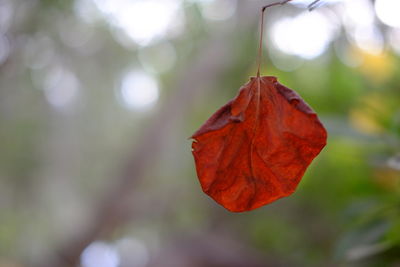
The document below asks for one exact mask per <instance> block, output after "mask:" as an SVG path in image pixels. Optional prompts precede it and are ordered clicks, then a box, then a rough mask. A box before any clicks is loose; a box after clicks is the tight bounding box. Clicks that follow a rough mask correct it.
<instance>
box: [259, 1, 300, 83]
mask: <svg viewBox="0 0 400 267" xmlns="http://www.w3.org/2000/svg"><path fill="white" fill-rule="evenodd" d="M290 1H292V0H283V1H279V2H274V3H271V4H268V5H265V6H263V7H262V8H261V23H260V24H261V27H260V28H261V29H260V43H259V46H258V67H257V77H260V68H261V59H262V42H263V35H264V34H263V33H264V12H265V10H266V9H267V8H269V7H273V6H279V5H280V6H282V5H284V4H286V3H287V2H290Z"/></svg>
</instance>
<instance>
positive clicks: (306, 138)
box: [192, 76, 327, 212]
mask: <svg viewBox="0 0 400 267" xmlns="http://www.w3.org/2000/svg"><path fill="white" fill-rule="evenodd" d="M192 138H193V139H194V141H193V143H192V152H193V156H194V159H195V163H196V170H197V175H198V177H199V180H200V184H201V186H202V189H203V191H204V192H205V193H206V194H207V195H209V196H210V197H212V198H213V199H214V200H215V201H217V202H218V203H219V204H221V205H222V206H224V207H225V208H226V209H228V210H230V211H233V212H242V211H249V210H252V209H256V208H258V207H260V206H263V205H265V204H268V203H271V202H273V201H275V200H277V199H279V198H282V197H285V196H288V195H290V194H292V193H293V192H294V191H295V189H296V187H297V185H298V183H299V182H300V180H301V178H302V176H303V174H304V172H305V170H306V169H307V167H308V165H309V164H310V163H311V161H312V160H313V159H314V158H315V157H316V156H317V155H318V154H319V152H320V151H321V150H322V148H323V147H324V146H325V144H326V138H327V133H326V130H325V128H324V127H323V125H322V124H321V122H320V121H319V119H318V117H317V115H316V113H315V112H314V111H313V110H312V109H311V108H310V107H309V106H308V105H307V104H306V103H305V102H304V101H303V100H302V99H301V97H300V96H299V95H298V94H297V93H296V92H294V91H292V90H291V89H289V88H286V87H285V86H283V85H281V84H279V83H278V82H277V79H276V78H275V77H270V76H264V77H253V78H251V80H250V82H248V83H247V84H246V85H244V86H243V87H242V88H241V89H240V91H239V94H238V96H236V98H234V99H233V100H231V101H230V102H228V103H227V104H226V105H224V106H223V107H221V108H220V109H219V110H218V111H217V112H215V113H214V115H212V116H211V117H210V118H209V119H208V120H207V121H206V122H205V123H204V125H203V126H201V127H200V129H199V130H197V131H196V132H195V133H194V134H193V136H192Z"/></svg>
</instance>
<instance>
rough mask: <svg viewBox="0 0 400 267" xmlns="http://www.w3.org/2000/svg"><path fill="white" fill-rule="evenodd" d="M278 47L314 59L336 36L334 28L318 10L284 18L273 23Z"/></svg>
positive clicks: (273, 37) (292, 53)
mask: <svg viewBox="0 0 400 267" xmlns="http://www.w3.org/2000/svg"><path fill="white" fill-rule="evenodd" d="M271 36H272V41H273V44H274V45H275V47H276V48H278V49H279V50H281V51H282V52H284V53H287V54H290V55H297V56H300V57H302V58H305V59H313V58H316V57H318V56H319V55H321V54H322V53H323V52H324V51H325V50H326V49H327V47H328V45H329V43H330V42H331V40H332V39H333V37H334V28H333V27H331V26H330V24H329V21H328V20H327V19H326V17H325V16H323V15H321V14H320V13H318V12H317V11H314V12H312V13H302V14H300V15H298V16H296V17H293V18H282V19H280V20H278V21H277V22H275V24H273V25H272V29H271Z"/></svg>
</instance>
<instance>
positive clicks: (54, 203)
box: [0, 0, 400, 267]
mask: <svg viewBox="0 0 400 267" xmlns="http://www.w3.org/2000/svg"><path fill="white" fill-rule="evenodd" d="M95 2H97V1H89V0H87V1H83V0H82V1H75V2H74V1H51V0H43V1H38V0H36V1H23V0H16V1H4V0H3V1H0V10H6V9H4V6H6V5H9V6H11V10H12V11H9V12H11V14H12V15H11V18H10V19H9V25H8V26H7V28H5V26H4V25H5V24H4V25H3V26H4V27H0V30H1V31H0V37H2V36H6V37H7V39H8V40H9V43H10V47H11V49H10V53H9V55H8V57H7V59H6V60H5V62H1V60H0V88H1V89H0V129H1V130H0V140H1V145H0V147H1V153H0V214H1V215H0V266H25V265H26V266H30V264H32V263H36V262H38V261H41V260H43V258H46V257H47V256H48V255H49V254H51V253H52V252H53V249H54V247H55V246H57V245H58V244H60V243H62V242H63V241H64V240H66V239H68V238H69V237H70V236H71V235H72V234H76V233H80V231H81V229H84V228H85V227H87V225H88V224H89V222H90V221H91V218H93V216H94V213H95V212H94V210H95V209H96V208H97V207H98V205H99V203H100V199H101V196H102V195H103V194H104V192H107V191H109V190H110V188H113V185H114V184H115V183H116V178H115V177H117V174H118V173H119V172H120V168H121V166H123V165H124V162H125V160H126V158H127V157H128V155H129V154H130V152H131V151H134V150H135V149H136V147H137V146H138V145H140V144H141V140H142V138H143V135H144V134H145V130H144V129H147V128H148V127H149V125H151V123H152V122H153V121H155V120H156V118H157V117H158V116H160V114H159V111H160V110H161V108H162V107H163V106H164V105H165V103H166V102H167V101H168V99H169V97H170V96H172V95H174V93H176V90H177V89H176V87H177V84H179V81H180V80H181V79H182V77H185V76H186V75H189V74H187V73H186V72H187V71H188V69H190V67H191V66H192V64H194V63H193V62H195V61H196V60H198V55H199V54H200V53H201V52H202V51H203V50H204V49H205V47H207V44H208V43H209V42H212V41H213V40H214V39H215V38H216V36H219V35H223V34H226V47H224V48H225V49H226V51H225V52H227V53H229V62H227V63H226V64H225V65H224V68H223V70H221V75H218V77H216V78H215V79H214V80H205V81H204V83H203V84H196V85H193V86H196V88H197V87H198V89H197V90H198V91H199V92H198V93H197V94H196V99H195V101H193V102H191V103H192V104H191V105H190V107H189V108H188V109H187V110H180V113H181V114H180V116H181V117H179V118H171V122H170V123H169V124H168V126H167V127H166V128H164V129H162V131H163V132H165V135H164V136H163V140H162V142H161V143H163V145H164V147H163V149H162V150H161V151H160V152H154V154H152V155H151V157H150V158H151V160H152V162H151V164H150V166H151V168H148V169H147V170H146V173H145V174H144V177H143V179H142V180H140V181H139V182H138V184H136V185H135V187H134V188H132V195H131V196H129V199H128V200H127V203H129V205H127V206H129V207H130V208H129V211H128V212H127V214H128V213H129V214H128V215H127V217H129V218H130V217H132V219H131V220H128V221H127V222H126V223H125V224H123V225H121V226H118V227H117V228H116V229H114V230H113V231H112V235H111V236H98V237H97V238H96V239H98V240H106V241H107V242H108V243H109V244H117V243H118V242H119V240H121V239H123V238H134V239H137V240H141V242H142V243H143V244H144V245H145V246H146V248H147V249H148V251H149V254H150V257H152V256H154V255H157V253H159V252H160V251H162V250H163V248H168V247H169V246H170V244H172V243H173V242H175V241H176V240H177V239H179V238H181V237H184V236H197V237H198V239H196V238H195V240H197V241H198V240H200V239H201V238H200V237H208V236H214V237H215V238H220V239H221V240H222V239H223V238H225V237H229V239H230V240H232V242H231V243H232V244H234V242H238V243H240V244H241V245H242V246H243V247H245V248H248V249H251V251H253V252H255V253H256V254H257V255H262V258H263V257H264V256H265V259H268V261H267V260H266V265H268V262H269V260H274V259H276V260H278V262H281V263H282V266H371V267H375V266H399V265H400V156H399V153H400V58H399V55H397V54H396V53H394V52H393V51H391V50H390V49H388V48H387V49H385V50H384V52H382V53H381V54H380V55H372V54H369V53H367V52H365V51H362V50H361V49H359V48H355V47H350V50H351V51H353V53H355V54H357V56H359V57H362V58H363V59H364V61H363V63H362V64H360V65H358V66H348V65H346V64H345V63H343V62H342V61H341V60H340V59H339V57H338V56H337V55H336V53H335V49H334V47H335V45H336V42H339V41H340V38H346V37H344V35H345V33H344V32H341V35H340V36H339V37H338V38H337V40H334V41H333V43H332V44H331V46H330V48H329V49H328V50H327V51H326V52H325V53H324V54H323V55H321V56H319V57H317V58H316V59H314V60H310V61H305V62H304V63H303V64H302V65H301V66H300V67H299V68H297V69H295V70H293V71H290V72H285V71H283V70H280V69H278V68H276V67H275V66H274V65H273V62H272V61H270V60H269V59H265V61H266V62H265V66H266V68H265V71H264V72H265V73H264V74H268V75H274V76H277V77H278V79H279V81H280V82H281V83H282V84H285V85H286V86H288V87H290V88H292V89H294V90H296V91H298V92H299V93H300V94H301V95H302V97H303V98H304V99H305V100H306V101H307V102H308V103H309V104H310V105H311V106H312V107H313V108H314V109H315V110H316V111H317V112H318V114H319V116H320V118H321V120H322V121H323V123H324V124H325V125H326V127H327V129H328V132H329V139H328V145H327V147H326V148H325V149H324V150H323V151H322V153H321V155H320V156H319V157H318V158H317V159H316V160H315V161H314V162H313V164H312V166H311V167H310V168H309V170H308V171H307V173H306V175H305V177H304V178H303V180H302V182H301V183H300V185H299V188H298V191H297V192H296V193H295V194H294V195H293V196H291V197H289V198H286V199H282V200H279V201H277V202H276V203H273V204H271V205H268V206H266V207H263V208H260V209H258V210H255V211H253V212H249V213H243V214H232V213H229V212H227V211H225V210H223V208H221V207H219V206H217V205H216V204H215V203H214V202H213V201H212V200H210V199H208V198H207V197H206V196H205V195H204V194H203V193H202V192H201V189H200V187H199V184H198V182H197V178H196V174H195V171H194V166H193V162H192V158H191V155H190V141H188V140H187V137H188V136H190V134H191V133H192V132H193V131H194V130H195V129H196V128H197V127H198V126H199V125H200V124H201V123H202V122H203V121H204V120H205V119H206V118H207V117H208V116H209V115H210V114H211V113H212V112H213V111H214V110H215V109H216V108H217V107H219V106H221V105H222V104H224V103H225V102H226V101H227V100H228V99H230V98H232V97H233V96H234V95H236V93H237V91H238V89H239V87H240V86H241V85H242V84H244V83H245V82H246V81H247V79H248V76H251V75H254V73H255V64H254V59H255V55H256V49H255V48H256V47H257V41H258V39H257V28H256V24H257V21H256V18H255V17H253V19H254V23H249V25H246V26H243V25H242V24H240V23H243V21H242V20H240V19H239V18H236V17H235V15H234V16H232V17H230V18H228V19H227V20H220V21H212V20H208V19H206V18H204V17H203V15H202V8H201V3H200V2H199V3H197V2H196V1H183V2H182V3H181V4H180V5H182V6H183V12H184V17H185V26H184V30H182V32H181V33H180V34H177V35H176V36H173V34H171V35H168V34H167V35H165V36H163V38H161V39H160V40H158V41H156V42H154V43H150V44H149V45H147V46H145V47H141V46H140V45H137V44H135V43H133V44H132V41H130V42H129V40H128V41H127V37H126V36H124V35H123V34H122V33H121V31H120V30H119V29H117V27H116V26H115V25H114V26H113V25H112V23H111V22H110V20H106V19H105V17H106V16H102V15H101V13H100V12H99V11H98V10H97V11H93V10H92V9H90V8H93V7H95V4H94V3H95ZM228 2H229V1H228ZM244 2H246V1H237V8H238V9H240V8H243V7H244V6H245V5H252V6H254V14H257V13H256V12H258V11H257V10H258V9H257V8H258V6H259V5H257V4H260V3H261V2H257V1H248V3H247V4H246V3H244ZM263 2H264V1H263ZM235 3H236V2H235ZM250 3H251V4H250ZM255 3H257V4H255ZM78 6H80V7H81V8H82V10H84V9H85V8H87V9H89V10H92V11H90V12H89V13H85V14H86V15H87V16H89V15H91V16H92V17H84V16H82V15H79V12H77V11H76V10H78ZM2 8H3V9H2ZM287 8H288V9H290V10H291V12H303V11H304V10H302V8H294V7H287ZM327 8H330V7H327ZM79 10H80V9H79ZM293 10H294V11H293ZM0 14H1V13H0ZM280 15H282V13H280ZM4 18H5V16H4ZM249 19H250V18H247V20H249ZM274 19H275V18H274ZM0 21H2V20H1V17H0ZM4 21H5V20H4ZM4 21H2V23H4ZM232 29H233V30H232ZM75 38H78V39H75ZM80 41H82V42H80ZM127 43H128V44H127ZM348 45H349V46H354V45H352V44H350V43H349V44H348ZM0 47H1V45H0ZM165 47H172V48H173V49H172V50H173V51H175V53H176V55H175V56H176V58H175V59H174V62H173V63H172V65H171V66H172V67H169V68H167V69H166V70H164V71H154V72H153V73H152V74H153V75H154V76H156V78H157V82H158V83H159V85H160V88H161V90H160V96H159V99H158V102H157V103H156V104H155V105H154V106H153V107H152V108H151V109H148V110H146V111H137V110H135V109H131V108H129V107H128V108H127V107H126V103H125V104H124V102H123V99H122V100H121V93H120V84H121V77H122V76H123V75H124V73H125V72H127V71H128V70H131V69H145V71H146V72H149V73H151V71H149V66H150V67H153V68H156V69H157V68H162V67H163V65H162V63H163V62H165V61H166V60H165V59H164V58H161V57H162V53H161V54H160V56H157V51H161V50H162V51H163V49H166V48H165ZM3 49H5V48H4V47H3ZM4 51H5V50H4ZM168 51H169V50H168ZM146 55H147V56H146ZM149 55H150V56H153V57H154V58H153V59H151V58H150V59H149ZM158 57H160V58H158ZM143 58H145V60H143ZM214 60H215V62H216V61H218V60H219V59H218V58H215V59H214ZM144 62H145V63H146V62H147V64H148V65H149V66H147V69H146V66H145V65H146V64H144ZM149 62H150V63H149ZM160 62H161V63H160ZM213 62H214V61H213ZM215 62H214V63H215ZM212 64H213V63H210V65H212ZM150 69H151V68H150ZM200 70H201V71H208V68H203V69H200ZM60 73H61V74H60ZM57 75H61V76H57ZM54 77H55V78H54ZM60 77H61V78H60ZM71 77H72V78H71ZM54 79H56V80H57V79H59V81H61V82H59V83H56V87H57V88H64V87H63V85H65V84H66V89H65V91H62V92H61V98H60V99H59V98H57V97H58V96H57V95H52V92H53V91H52V90H53V89H54V88H53V89H52V88H50V87H51V86H50V85H51V84H52V81H53V80H54ZM49 84H50V85H49ZM46 86H47V87H48V86H50V87H49V88H47V87H46ZM73 86H75V87H76V88H75V89H76V91H68V90H69V89H70V88H72V87H73ZM46 88H47V89H46ZM210 88H212V89H211V90H209V89H210ZM54 90H56V89H54ZM203 90H204V91H206V93H201V91H203ZM54 92H56V91H54ZM63 92H64V93H65V94H63ZM70 94H74V95H73V96H71V95H70ZM68 97H71V101H70V100H68ZM52 101H53V102H52ZM57 101H58V102H57ZM60 101H61V102H60ZM64 101H66V102H64ZM178 108H179V107H178ZM130 213H132V214H133V215H132V214H130ZM197 241H194V243H191V244H192V246H193V247H194V248H196V245H195V244H196V242H197ZM198 242H199V243H200V241H198ZM118 244H119V243H118ZM171 246H172V245H171ZM227 249H228V250H229V249H230V247H229V246H228V247H227ZM121 253H122V252H121ZM131 253H135V252H131ZM160 253H161V252H160ZM198 253H199V257H201V255H202V254H201V253H202V252H201V251H198ZM238 253H239V255H240V253H241V252H238ZM243 253H244V252H243ZM135 255H136V254H135ZM137 255H139V254H137ZM161 255H162V253H161ZM168 255H172V253H171V254H167V256H168ZM246 255H247V254H246ZM181 256H182V255H181ZM171 257H172V256H171ZM221 257H222V254H221ZM232 257H233V256H232ZM243 257H244V256H243ZM263 259H264V258H263ZM165 261H168V257H167V258H165ZM272 262H273V261H272ZM23 264H25V265H23ZM110 266H111V265H110ZM135 266H136V265H135ZM137 266H144V265H137ZM199 266H207V265H199ZM221 266H222V265H221ZM223 266H225V265H223ZM238 266H239V265H238ZM271 266H274V265H271Z"/></svg>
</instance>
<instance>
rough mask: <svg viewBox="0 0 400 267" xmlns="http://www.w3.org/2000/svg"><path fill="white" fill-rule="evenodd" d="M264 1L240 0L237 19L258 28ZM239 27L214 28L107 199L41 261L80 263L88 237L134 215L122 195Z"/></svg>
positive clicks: (222, 60)
mask: <svg viewBox="0 0 400 267" xmlns="http://www.w3.org/2000/svg"><path fill="white" fill-rule="evenodd" d="M262 4H265V3H262ZM262 4H260V3H254V2H247V1H246V3H243V2H241V1H238V7H237V9H238V11H237V14H236V16H237V25H240V27H242V29H246V30H251V29H254V26H255V25H256V23H257V19H258V16H257V15H258V14H259V10H258V7H261V5H262ZM238 30H239V29H238V28H237V27H229V28H228V29H225V30H224V31H222V30H220V29H219V30H215V31H213V32H212V33H211V36H210V37H209V41H208V43H206V44H205V45H204V46H202V49H201V51H199V53H198V55H197V56H196V60H195V61H194V62H193V63H192V64H191V65H190V67H189V68H187V69H186V70H185V72H184V73H181V74H180V76H179V77H177V81H178V82H177V85H176V88H177V89H176V90H175V91H174V94H172V95H171V96H170V97H169V99H168V100H167V101H166V103H165V105H164V106H163V108H161V109H160V112H159V113H158V114H156V115H155V117H154V118H153V121H152V124H151V125H150V126H149V127H148V128H147V129H145V130H144V133H143V135H142V140H141V141H140V142H138V143H139V145H138V146H137V147H133V148H132V150H131V151H132V154H131V155H129V156H128V157H127V161H126V163H125V165H124V166H123V168H122V171H121V172H120V174H119V176H118V177H116V178H113V179H114V180H116V181H117V182H116V185H115V187H114V188H112V189H111V190H110V191H109V192H106V194H105V196H104V198H103V200H101V201H100V202H99V204H98V208H97V209H98V210H97V212H96V214H97V215H96V216H95V217H94V218H93V219H92V220H91V222H90V223H89V226H88V227H87V228H86V229H80V232H77V233H76V236H74V237H72V239H71V240H69V241H66V242H65V243H64V244H63V245H62V246H61V247H60V248H56V250H55V251H54V252H55V255H50V256H49V257H48V258H46V259H45V260H44V261H43V262H42V263H40V264H38V265H37V266H40V267H46V266H48V267H50V266H58V267H64V266H65V267H67V266H77V265H79V260H80V255H81V253H82V251H83V250H84V249H85V248H86V247H87V246H88V245H89V244H90V243H92V242H93V241H95V240H97V239H99V238H101V237H107V236H108V235H109V234H110V233H111V232H112V231H113V230H114V229H116V228H117V227H119V226H122V225H124V224H126V223H127V222H129V221H130V220H131V219H132V216H131V215H129V213H130V212H129V209H128V212H127V208H128V205H129V203H125V202H126V201H125V202H124V200H125V199H126V198H127V196H129V195H131V194H132V191H133V188H134V184H135V183H137V182H138V181H139V180H140V179H141V178H142V177H143V176H144V175H145V173H146V170H147V169H149V168H151V164H152V162H153V161H154V160H155V157H156V155H157V154H158V152H159V151H161V150H162V149H163V144H162V143H161V141H162V140H163V138H162V137H163V136H164V135H165V134H166V132H165V131H166V129H168V127H167V126H168V125H169V124H171V123H173V122H174V121H177V120H179V119H181V118H182V117H183V116H184V114H185V113H186V111H187V110H189V109H190V107H191V105H192V104H193V102H194V101H195V99H196V97H197V96H199V95H200V94H207V91H205V90H204V87H203V86H202V83H204V81H206V82H207V83H210V84H213V83H215V81H216V80H217V79H218V77H219V75H220V74H221V73H222V72H223V71H224V69H225V68H226V67H227V66H229V64H230V62H231V58H230V57H231V56H232V55H233V53H232V52H231V50H232V49H233V47H234V46H235V41H236V40H235V39H237V35H236V34H235V33H236V32H237V31H238ZM254 51H256V48H254ZM250 55H251V56H253V54H250ZM254 58H255V53H254ZM188 149H189V148H188Z"/></svg>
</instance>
